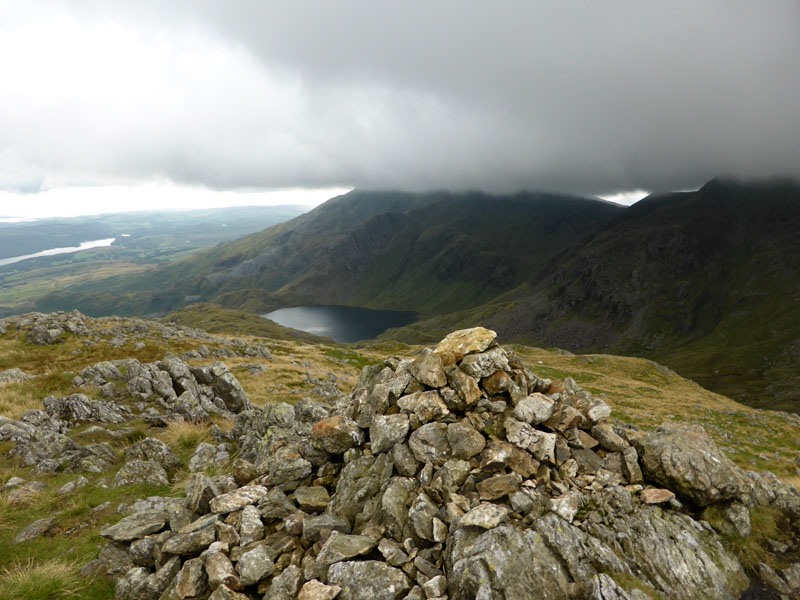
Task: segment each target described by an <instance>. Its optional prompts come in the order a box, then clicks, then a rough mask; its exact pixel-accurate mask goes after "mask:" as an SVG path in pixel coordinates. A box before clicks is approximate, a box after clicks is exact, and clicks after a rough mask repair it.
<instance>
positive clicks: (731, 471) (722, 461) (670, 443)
mask: <svg viewBox="0 0 800 600" xmlns="http://www.w3.org/2000/svg"><path fill="white" fill-rule="evenodd" d="M635 446H636V449H637V451H638V452H639V462H640V464H641V467H642V472H643V474H644V476H645V479H647V481H653V482H655V483H658V484H660V485H663V486H664V487H666V488H668V489H670V490H673V491H674V492H675V493H677V494H678V495H680V496H681V497H683V498H685V499H687V500H689V501H691V502H693V503H694V504H696V505H697V506H701V507H702V506H708V505H709V504H714V503H716V502H722V501H725V500H732V499H735V498H737V497H739V496H740V495H742V494H743V491H744V489H745V485H744V481H743V477H742V475H741V472H740V469H739V468H738V467H737V466H736V465H734V464H733V463H732V462H731V460H730V459H729V458H728V457H726V456H725V455H724V454H723V453H722V452H721V451H720V450H719V448H718V447H717V445H716V444H715V443H714V440H712V439H711V437H710V436H709V435H708V434H707V433H706V432H705V431H704V430H703V428H702V427H700V426H698V425H683V424H676V423H670V424H666V425H662V426H661V427H659V428H658V429H657V430H656V431H655V432H651V433H648V434H646V435H644V436H642V437H640V438H637V439H636V440H635Z"/></svg>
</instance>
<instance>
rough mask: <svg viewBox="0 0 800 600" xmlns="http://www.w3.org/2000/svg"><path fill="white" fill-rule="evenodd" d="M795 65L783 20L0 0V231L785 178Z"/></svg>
mask: <svg viewBox="0 0 800 600" xmlns="http://www.w3.org/2000/svg"><path fill="white" fill-rule="evenodd" d="M798 57H800V2H797V1H796V0H786V1H780V0H764V1H761V2H754V1H751V0H686V1H684V0H669V1H663V2H662V1H660V0H651V1H648V2H642V1H641V0H635V1H625V0H616V1H613V2H611V1H609V2H601V1H598V0H584V1H571V0H560V1H558V2H553V1H549V0H548V1H536V0H504V1H499V2H487V1H480V2H479V1H472V0H447V1H436V0H426V1H424V2H423V1H418V0H403V1H402V2H388V1H381V0H337V1H336V2H330V1H328V0H316V1H309V0H292V1H291V2H285V1H281V2H273V1H265V0H225V1H224V2H223V1H221V0H170V1H169V2H164V1H163V0H137V1H136V2H131V1H130V0H124V1H123V0H63V1H58V0H49V1H48V0H0V215H4V214H5V215H9V214H23V213H25V214H34V213H37V214H39V213H41V214H47V213H53V214H55V213H57V212H62V213H63V212H70V211H71V212H88V211H97V210H99V209H98V207H100V208H102V209H105V210H121V209H126V210H130V209H131V208H138V207H142V208H144V207H145V205H148V204H156V205H158V206H167V205H170V206H172V205H181V206H183V205H186V206H189V205H194V204H196V205H203V206H205V205H211V204H214V203H216V204H225V203H228V204H249V203H270V202H280V201H282V200H283V199H287V198H288V199H289V201H290V202H307V203H315V202H319V201H321V200H322V199H324V198H326V197H328V196H330V195H334V194H335V193H338V192H340V191H342V190H346V189H349V188H351V187H361V188H399V189H408V190H420V189H442V188H449V189H483V190H486V191H492V192H504V191H513V190H518V189H544V190H554V191H563V192H572V193H581V194H594V195H604V196H609V195H613V194H616V193H620V192H629V191H631V190H665V189H687V188H693V187H696V186H698V185H700V184H702V183H703V182H704V181H705V180H707V179H709V178H711V177H714V176H716V175H718V174H730V175H739V176H744V177H749V176H763V175H772V174H781V175H790V176H800V59H798ZM290 188H291V189H292V190H293V191H292V192H291V194H288V195H283V192H282V190H286V189H290ZM642 193H643V192H642ZM90 207H91V208H90Z"/></svg>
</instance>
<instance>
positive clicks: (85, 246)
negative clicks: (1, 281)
mask: <svg viewBox="0 0 800 600" xmlns="http://www.w3.org/2000/svg"><path fill="white" fill-rule="evenodd" d="M116 239H117V238H107V239H105V240H93V241H91V242H81V245H80V246H70V247H68V248H51V249H50V250H42V251H41V252H36V253H35V254H23V255H22V256H12V257H11V258H0V267H2V266H4V265H10V264H13V263H16V262H20V261H23V260H28V259H29V258H39V257H41V256H55V255H56V254H69V253H71V252H80V251H81V250H89V249H91V248H103V247H105V246H110V245H111V244H113V243H114V240H116Z"/></svg>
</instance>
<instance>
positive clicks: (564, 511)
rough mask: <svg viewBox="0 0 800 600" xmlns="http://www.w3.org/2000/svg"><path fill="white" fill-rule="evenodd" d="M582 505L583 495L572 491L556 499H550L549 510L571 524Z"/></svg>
mask: <svg viewBox="0 0 800 600" xmlns="http://www.w3.org/2000/svg"><path fill="white" fill-rule="evenodd" d="M582 503H583V494H581V493H580V492H579V491H577V490H572V491H569V492H567V493H566V494H562V495H561V496H558V497H557V498H551V499H550V510H552V511H553V512H554V513H556V514H557V515H558V516H559V517H561V518H562V519H564V520H565V521H567V522H568V523H572V520H573V519H574V518H575V515H576V514H578V510H579V509H580V507H581V504H582Z"/></svg>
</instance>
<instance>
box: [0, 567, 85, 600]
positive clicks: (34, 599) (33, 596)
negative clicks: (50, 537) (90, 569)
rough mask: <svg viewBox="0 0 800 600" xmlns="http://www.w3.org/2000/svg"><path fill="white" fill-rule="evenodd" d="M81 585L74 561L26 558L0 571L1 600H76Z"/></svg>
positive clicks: (82, 581)
mask: <svg viewBox="0 0 800 600" xmlns="http://www.w3.org/2000/svg"><path fill="white" fill-rule="evenodd" d="M83 583H84V580H83V578H82V577H81V576H80V574H79V566H78V564H77V563H75V562H71V561H63V560H59V559H53V560H45V561H34V560H33V559H28V560H27V561H25V562H16V563H14V564H12V565H11V566H9V567H6V568H4V569H2V570H0V600H12V599H14V600H19V599H20V598H25V599H26V600H60V599H62V598H78V597H80V596H78V594H79V593H80V592H81V591H82V589H83Z"/></svg>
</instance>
